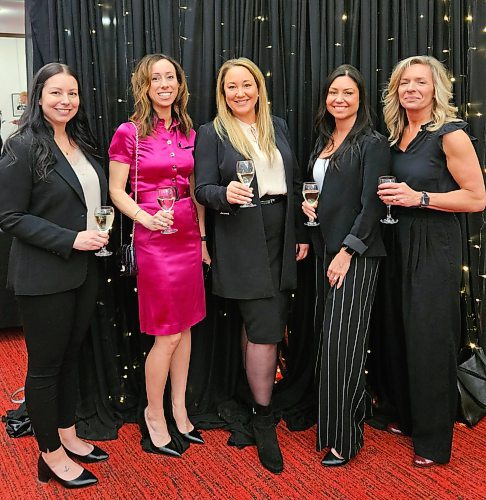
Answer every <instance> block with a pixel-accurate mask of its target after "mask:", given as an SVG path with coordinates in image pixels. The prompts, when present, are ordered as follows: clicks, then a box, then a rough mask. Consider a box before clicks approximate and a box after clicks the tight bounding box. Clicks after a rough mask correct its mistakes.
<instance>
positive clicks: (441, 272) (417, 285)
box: [382, 209, 461, 463]
mask: <svg viewBox="0 0 486 500" xmlns="http://www.w3.org/2000/svg"><path fill="white" fill-rule="evenodd" d="M397 215H398V219H399V222H398V224H396V225H395V226H394V227H392V228H387V229H388V233H389V234H387V235H386V243H387V251H388V257H387V259H386V261H385V266H384V267H385V276H384V278H385V279H384V280H383V282H384V285H385V286H386V287H387V293H386V294H385V297H386V298H385V303H384V304H383V305H382V306H383V312H384V314H386V318H385V320H386V328H385V330H384V338H383V342H384V345H385V351H386V353H387V355H386V361H387V370H386V372H387V375H388V377H389V382H390V387H391V396H392V399H393V402H394V403H395V405H396V407H397V409H398V414H399V422H400V425H401V427H402V430H403V431H404V432H405V433H407V434H410V435H411V436H412V440H413V445H414V450H415V453H416V454H418V455H420V456H422V457H425V458H428V459H431V460H434V461H435V462H439V463H446V462H448V461H449V459H450V455H451V448H452V433H453V427H454V421H455V417H456V410H457V389H456V383H457V350H458V345H459V339H460V332H461V312H460V284H461V232H460V227H459V222H458V220H457V218H456V216H455V215H454V214H452V213H447V212H439V211H436V210H420V209H408V210H403V211H400V213H398V214H397Z"/></svg>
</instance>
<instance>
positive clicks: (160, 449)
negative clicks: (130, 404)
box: [141, 409, 182, 457]
mask: <svg viewBox="0 0 486 500" xmlns="http://www.w3.org/2000/svg"><path fill="white" fill-rule="evenodd" d="M141 427H142V448H143V449H144V450H145V451H146V452H148V453H155V454H158V455H168V456H169V457H181V456H182V455H181V453H180V452H179V450H178V449H177V446H176V445H175V443H174V441H173V440H172V439H171V440H170V441H169V442H168V443H167V444H165V445H164V446H155V444H154V442H153V441H152V438H151V436H150V432H149V429H148V424H147V409H145V411H144V412H143V422H142V426H141ZM147 438H148V439H147ZM147 440H148V446H147V445H145V443H146V441H147Z"/></svg>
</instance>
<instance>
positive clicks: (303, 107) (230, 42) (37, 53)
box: [25, 0, 486, 439]
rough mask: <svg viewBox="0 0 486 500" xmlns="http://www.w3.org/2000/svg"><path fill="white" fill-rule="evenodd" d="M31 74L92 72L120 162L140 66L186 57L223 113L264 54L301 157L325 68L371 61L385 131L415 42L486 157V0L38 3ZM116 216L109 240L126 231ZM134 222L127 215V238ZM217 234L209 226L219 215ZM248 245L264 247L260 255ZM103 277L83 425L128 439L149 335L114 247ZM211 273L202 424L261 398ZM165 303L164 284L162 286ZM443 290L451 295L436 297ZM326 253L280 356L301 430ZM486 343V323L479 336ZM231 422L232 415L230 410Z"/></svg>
mask: <svg viewBox="0 0 486 500" xmlns="http://www.w3.org/2000/svg"><path fill="white" fill-rule="evenodd" d="M25 5H26V10H27V13H28V16H27V23H28V26H27V28H26V33H27V34H28V36H27V44H28V45H29V46H31V53H32V58H31V60H29V63H28V66H29V68H28V70H29V73H30V75H32V74H33V73H34V72H35V71H37V70H38V69H39V68H40V67H41V66H42V65H43V64H46V63H47V62H51V61H60V62H63V63H66V64H69V65H70V66H71V67H72V68H74V69H75V70H76V71H77V73H78V74H79V75H80V77H81V82H82V91H83V94H84V102H85V104H86V107H87V111H88V115H89V117H90V121H91V125H92V127H93V130H94V132H95V134H96V137H97V138H98V143H99V145H100V149H99V151H100V156H101V160H102V162H103V163H104V164H105V166H106V167H107V166H108V158H107V149H108V145H109V143H110V140H111V136H112V135H113V132H114V130H115V129H116V127H117V126H118V125H119V124H120V123H121V122H123V121H126V120H127V118H128V116H129V114H130V112H131V107H132V101H131V96H130V88H129V87H130V75H131V71H132V70H133V68H134V66H135V64H136V62H137V61H138V59H139V58H140V57H142V56H143V55H145V54H147V53H153V52H164V53H166V54H168V55H171V56H173V57H175V58H176V59H177V60H179V61H180V62H181V63H182V66H183V68H184V70H185V72H186V75H187V79H188V84H189V88H190V92H191V99H190V112H191V115H192V117H193V119H194V122H195V123H196V125H199V124H202V123H205V122H207V121H210V120H211V119H212V118H213V117H214V113H215V105H214V96H215V81H216V75H217V71H218V69H219V67H220V66H221V64H222V63H223V62H224V61H225V60H227V59H229V58H232V57H239V56H245V57H249V58H250V59H253V60H254V61H255V62H256V63H257V64H258V65H259V66H260V68H261V69H262V71H263V73H264V74H265V75H266V81H267V86H268V90H269V94H270V99H271V104H272V111H273V113H274V114H276V115H278V116H281V117H282V118H284V119H286V120H287V122H288V124H289V128H290V132H291V136H292V140H293V144H294V148H295V151H296V154H297V157H298V159H299V161H300V164H301V166H302V168H303V169H305V167H306V165H307V160H308V155H309V152H310V150H311V146H312V142H313V117H314V114H315V112H316V109H317V105H318V102H319V99H320V92H321V88H322V86H323V83H324V80H325V78H326V75H327V74H328V73H329V72H330V71H331V70H332V69H333V68H334V67H336V66H337V65H339V64H342V63H350V64H353V65H355V66H357V67H358V68H359V69H360V70H361V72H362V73H363V75H364V77H365V79H366V82H367V87H368V91H369V96H370V101H371V103H372V107H373V108H374V110H375V111H376V122H377V126H378V128H379V129H380V131H381V132H383V133H386V131H385V129H384V125H383V120H382V116H381V95H382V92H383V89H384V88H385V86H386V82H387V79H388V78H389V76H390V73H391V70H392V68H393V66H394V65H395V63H396V62H397V61H398V60H400V59H402V58H405V57H408V56H411V55H416V54H428V55H433V56H435V57H437V58H438V59H439V60H441V61H443V62H444V63H445V64H446V66H447V67H448V68H449V70H450V72H451V77H452V78H453V81H454V92H455V101H456V104H457V105H458V106H459V109H460V113H461V115H462V116H463V117H464V118H465V119H467V120H468V121H469V123H470V126H471V133H472V134H473V135H474V136H475V137H477V138H479V144H478V154H479V156H480V159H481V164H482V165H483V166H484V163H485V161H484V160H485V147H484V140H485V134H486V129H485V115H486V110H485V99H486V92H485V90H484V84H483V82H484V81H486V64H485V62H486V61H485V54H486V35H485V29H486V28H485V26H486V2H485V1H484V0H453V1H451V0H428V1H425V0H424V1H419V0H328V1H326V0H322V1H318V0H204V1H197V0H179V1H176V0H174V1H171V0H97V1H94V0H26V2H25ZM121 229H122V228H121V224H120V223H119V224H118V225H117V227H115V230H114V233H113V234H112V239H111V246H112V248H114V249H115V248H116V247H117V246H118V245H119V242H120V238H121V234H120V233H121ZM463 229H464V235H465V238H464V272H463V277H464V281H463V290H462V297H463V309H464V315H463V316H464V326H463V339H464V343H467V342H469V340H474V338H475V337H476V336H477V335H478V332H483V331H484V326H485V320H486V309H485V308H484V307H483V305H482V302H481V301H482V299H483V298H484V297H485V291H486V290H485V284H486V281H485V279H484V277H485V276H486V265H485V256H484V250H485V249H484V248H483V247H482V246H481V234H482V232H483V225H482V219H481V216H479V215H471V216H467V217H464V221H463ZM129 231H130V225H129V223H127V222H125V225H124V227H123V233H124V238H123V239H126V238H127V236H128V233H129ZM208 234H209V236H211V222H210V221H209V228H208ZM249 258H251V256H249ZM104 264H105V269H106V276H105V278H106V279H105V284H104V286H103V287H102V289H101V290H100V298H99V301H98V308H97V314H96V317H95V318H94V321H93V325H92V328H91V335H90V339H89V343H88V344H87V346H86V349H85V352H84V355H83V362H82V366H81V373H82V378H81V384H80V392H81V404H80V407H79V410H78V416H79V419H80V422H79V423H80V431H81V433H82V434H83V435H85V436H87V437H92V438H98V439H108V438H113V437H115V436H116V430H117V427H118V426H119V425H121V424H122V423H123V422H124V421H135V420H136V419H137V416H139V414H140V408H141V407H142V406H143V404H144V401H143V398H144V396H143V392H144V391H143V364H144V357H145V354H146V352H147V350H148V349H149V347H150V342H149V341H150V339H148V338H146V337H145V336H141V335H140V334H139V330H138V311H137V297H136V283H135V281H134V280H132V279H128V280H127V279H124V278H119V277H118V273H117V266H116V259H114V258H113V259H108V260H106V261H104ZM210 281H211V277H210V275H209V276H208V278H207V285H208V286H207V318H206V319H205V320H204V321H203V322H202V323H201V324H199V325H197V326H196V327H195V328H194V329H193V356H192V360H191V368H190V376H189V385H188V404H189V406H188V407H189V411H190V414H191V416H192V418H193V420H194V421H195V422H196V423H197V424H199V425H200V426H202V427H211V426H217V425H219V426H220V425H222V424H223V421H224V422H225V423H226V424H228V422H229V421H232V423H231V424H229V425H228V427H229V428H232V429H233V430H234V429H237V428H238V424H239V422H241V421H244V419H245V418H246V416H245V415H244V412H243V414H242V415H240V414H239V413H238V410H239V406H238V405H237V403H234V402H233V403H231V404H226V403H224V402H225V401H228V400H232V399H235V400H237V401H238V402H245V401H246V400H248V390H247V388H246V384H245V382H244V377H242V373H241V369H240V355H239V328H240V319H239V318H238V316H237V314H236V311H235V309H234V307H233V306H232V304H231V303H230V302H228V301H225V300H223V299H220V298H218V297H213V296H212V295H211V293H210ZM161 300H163V297H161ZM438 300H440V298H438ZM313 315H314V262H313V258H312V257H310V258H308V259H307V261H306V262H304V263H302V264H301V265H300V273H299V288H298V290H297V291H296V293H295V294H294V296H293V300H292V306H291V315H290V320H289V325H288V335H287V338H286V341H285V342H284V343H283V344H282V348H281V354H280V366H279V369H280V373H279V379H280V380H279V381H278V382H277V383H276V389H275V406H276V408H277V409H278V410H280V411H281V412H282V414H283V416H284V418H285V419H286V420H287V423H288V425H289V426H290V427H291V428H293V429H302V428H305V427H308V426H309V425H311V424H312V423H313V414H312V408H313V404H312V401H313V388H312V379H313V370H314V351H315V349H314V345H315V334H314V332H313V328H312V323H313ZM381 318H382V315H381V311H380V295H379V294H378V296H377V300H376V307H375V314H374V319H373V327H372V332H371V336H372V345H371V353H370V355H369V362H368V370H369V374H368V375H369V377H368V380H369V383H370V385H371V388H372V391H371V392H372V393H373V394H374V396H375V399H376V398H378V403H379V399H380V398H385V397H386V387H385V385H386V384H384V383H383V375H382V373H381V371H380V367H381V363H380V345H381V344H380V335H381V333H382V332H383V334H386V329H385V326H384V325H383V324H382V321H381ZM482 337H483V340H482V342H484V337H485V336H484V335H483V336H482ZM222 419H223V420H222Z"/></svg>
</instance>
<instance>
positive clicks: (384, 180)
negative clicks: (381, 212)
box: [378, 175, 398, 224]
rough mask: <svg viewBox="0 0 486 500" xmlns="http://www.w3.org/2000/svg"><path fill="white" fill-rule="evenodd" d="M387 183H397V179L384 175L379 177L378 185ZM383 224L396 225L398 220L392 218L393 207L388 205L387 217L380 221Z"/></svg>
mask: <svg viewBox="0 0 486 500" xmlns="http://www.w3.org/2000/svg"><path fill="white" fill-rule="evenodd" d="M387 182H397V178H396V177H394V176H393V175H382V176H381V177H378V185H380V184H386V183H387ZM380 222H381V223H382V224H396V223H397V222H398V219H394V218H393V217H392V216H391V205H388V204H387V205H386V217H385V218H384V219H380Z"/></svg>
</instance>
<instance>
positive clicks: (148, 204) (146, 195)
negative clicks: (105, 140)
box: [109, 120, 206, 335]
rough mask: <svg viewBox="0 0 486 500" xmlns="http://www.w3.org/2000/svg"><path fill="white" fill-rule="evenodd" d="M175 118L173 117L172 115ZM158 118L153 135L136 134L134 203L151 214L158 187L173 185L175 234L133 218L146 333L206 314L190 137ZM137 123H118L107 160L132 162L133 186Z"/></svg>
mask: <svg viewBox="0 0 486 500" xmlns="http://www.w3.org/2000/svg"><path fill="white" fill-rule="evenodd" d="M174 122H175V120H174ZM174 122H173V124H172V126H171V128H170V130H167V129H166V128H165V126H164V122H163V121H160V122H159V123H158V125H157V126H156V129H155V133H154V135H152V136H150V137H145V138H144V139H140V140H139V148H138V190H137V191H138V200H137V202H138V206H139V207H140V208H142V209H143V210H145V211H146V212H148V213H149V214H152V215H153V214H155V213H156V212H157V211H158V210H160V207H159V205H158V203H157V188H159V187H163V186H176V187H177V189H178V192H179V200H178V201H176V202H175V204H174V225H173V226H172V227H173V228H176V229H177V232H176V233H173V234H161V232H160V231H150V230H148V229H146V228H145V227H144V226H142V224H135V238H134V241H135V252H136V257H137V264H138V276H137V287H138V304H139V315H140V331H141V332H144V333H146V334H148V335H173V334H176V333H179V332H181V331H182V330H185V329H187V328H190V327H191V326H193V325H195V324H196V323H198V322H199V321H201V320H202V319H203V318H204V317H205V315H206V306H205V295H204V280H203V273H202V256H201V234H200V231H199V224H198V219H197V212H196V207H195V205H194V203H193V201H192V198H191V197H190V192H189V176H190V175H191V174H192V172H193V170H194V159H193V150H194V139H195V136H196V133H195V132H194V130H192V131H191V135H190V137H189V138H186V136H185V135H184V134H183V133H182V132H181V131H180V130H179V129H178V127H177V122H175V123H174ZM135 144H136V135H135V127H134V126H133V124H132V123H122V124H121V125H120V126H119V127H118V129H117V131H116V132H115V135H114V136H113V139H112V141H111V145H110V149H109V155H110V160H112V161H118V162H121V163H126V164H129V165H130V185H131V186H132V189H135Z"/></svg>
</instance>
